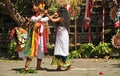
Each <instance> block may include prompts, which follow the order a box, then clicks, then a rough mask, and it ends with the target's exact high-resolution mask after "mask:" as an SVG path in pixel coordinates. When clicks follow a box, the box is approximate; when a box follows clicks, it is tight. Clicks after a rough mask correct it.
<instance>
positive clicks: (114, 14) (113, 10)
mask: <svg viewBox="0 0 120 76" xmlns="http://www.w3.org/2000/svg"><path fill="white" fill-rule="evenodd" d="M116 12H117V7H116V6H113V7H112V8H111V9H110V15H109V16H110V19H111V20H115V16H116Z"/></svg>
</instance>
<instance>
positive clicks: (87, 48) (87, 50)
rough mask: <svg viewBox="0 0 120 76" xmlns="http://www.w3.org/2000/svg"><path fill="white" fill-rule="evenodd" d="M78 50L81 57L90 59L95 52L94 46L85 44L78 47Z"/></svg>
mask: <svg viewBox="0 0 120 76" xmlns="http://www.w3.org/2000/svg"><path fill="white" fill-rule="evenodd" d="M79 50H80V54H81V57H90V56H91V54H92V53H93V52H94V51H95V46H94V45H93V44H92V43H85V44H82V45H80V48H79Z"/></svg>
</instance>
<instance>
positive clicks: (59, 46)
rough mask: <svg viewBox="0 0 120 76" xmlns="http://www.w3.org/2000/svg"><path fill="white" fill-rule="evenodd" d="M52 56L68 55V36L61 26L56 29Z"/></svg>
mask: <svg viewBox="0 0 120 76" xmlns="http://www.w3.org/2000/svg"><path fill="white" fill-rule="evenodd" d="M54 55H61V56H68V55H69V35H68V31H67V29H66V28H65V27H63V26H58V27H57V36H56V42H55V51H54Z"/></svg>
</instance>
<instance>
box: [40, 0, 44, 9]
mask: <svg viewBox="0 0 120 76" xmlns="http://www.w3.org/2000/svg"><path fill="white" fill-rule="evenodd" d="M44 8H45V4H44V3H43V2H40V4H39V9H41V10H44Z"/></svg>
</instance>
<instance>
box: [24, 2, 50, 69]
mask: <svg viewBox="0 0 120 76" xmlns="http://www.w3.org/2000/svg"><path fill="white" fill-rule="evenodd" d="M42 6H43V7H42ZM44 6H45V4H44V3H40V4H35V5H33V11H34V12H35V13H36V14H35V16H32V17H31V19H30V22H31V23H32V24H31V25H30V26H29V29H28V38H27V42H26V49H25V52H24V54H25V57H27V59H26V63H25V70H29V67H28V66H29V64H30V62H31V60H32V57H35V56H37V67H36V69H37V70H41V69H42V67H41V62H42V58H43V56H44V53H45V52H47V45H46V34H45V31H44V22H47V21H48V20H49V18H48V17H46V18H42V17H43V15H44V14H45V12H44Z"/></svg>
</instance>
